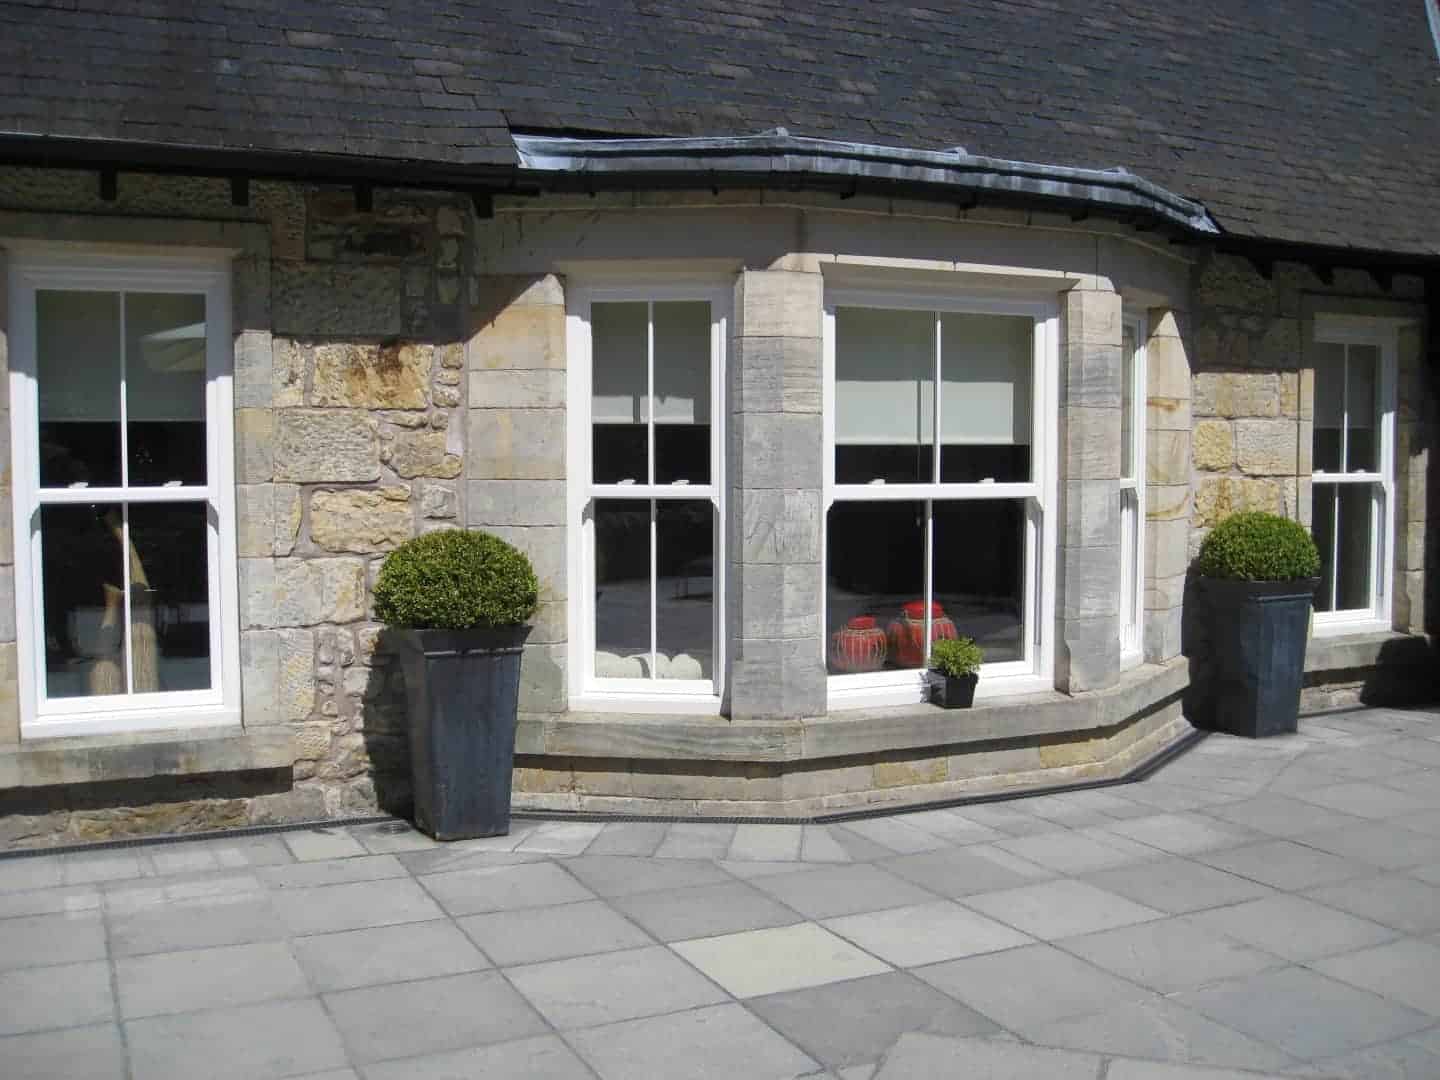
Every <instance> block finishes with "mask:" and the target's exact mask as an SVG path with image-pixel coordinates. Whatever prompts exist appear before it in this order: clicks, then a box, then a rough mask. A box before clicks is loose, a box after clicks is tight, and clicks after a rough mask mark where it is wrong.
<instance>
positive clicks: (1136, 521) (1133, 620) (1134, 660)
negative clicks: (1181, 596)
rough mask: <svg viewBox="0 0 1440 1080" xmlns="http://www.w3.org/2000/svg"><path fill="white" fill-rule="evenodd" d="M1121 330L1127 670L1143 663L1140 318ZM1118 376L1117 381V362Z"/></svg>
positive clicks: (1123, 659)
mask: <svg viewBox="0 0 1440 1080" xmlns="http://www.w3.org/2000/svg"><path fill="white" fill-rule="evenodd" d="M1125 326H1126V327H1127V328H1128V329H1129V330H1130V332H1131V334H1132V335H1133V336H1134V339H1135V359H1134V364H1133V365H1132V369H1131V372H1130V468H1131V475H1129V476H1121V477H1120V666H1121V667H1122V668H1130V667H1135V666H1137V665H1138V664H1141V663H1143V662H1144V660H1145V420H1146V416H1147V413H1148V409H1147V408H1146V396H1145V395H1146V375H1145V345H1146V330H1147V327H1146V320H1145V316H1143V315H1139V314H1127V315H1126V316H1125ZM1120 371H1121V375H1122V378H1123V375H1124V371H1125V360H1124V357H1123V356H1122V357H1121V362H1120ZM1122 406H1123V402H1122Z"/></svg>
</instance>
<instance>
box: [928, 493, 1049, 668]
mask: <svg viewBox="0 0 1440 1080" xmlns="http://www.w3.org/2000/svg"><path fill="white" fill-rule="evenodd" d="M933 513H934V523H935V584H934V596H935V617H936V622H937V628H936V630H935V631H934V632H933V634H932V637H937V638H938V637H949V636H951V635H952V634H955V633H958V634H960V635H962V636H964V637H972V638H974V639H975V640H976V642H978V643H979V645H980V646H981V647H982V648H983V649H984V650H985V662H986V663H987V664H991V663H999V662H1001V661H1005V660H1023V659H1024V658H1025V636H1024V632H1025V627H1024V610H1025V543H1026V534H1027V529H1026V525H1025V504H1024V502H1023V501H1022V500H1019V499H996V500H994V501H991V500H986V501H984V502H979V501H976V502H971V501H965V502H937V503H935V504H934V511H933Z"/></svg>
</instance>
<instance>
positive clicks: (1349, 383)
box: [1345, 345, 1380, 472]
mask: <svg viewBox="0 0 1440 1080" xmlns="http://www.w3.org/2000/svg"><path fill="white" fill-rule="evenodd" d="M1346 359H1347V361H1348V363H1347V364H1346V372H1345V378H1346V389H1347V393H1346V400H1345V428H1346V445H1347V450H1346V453H1345V468H1346V471H1348V472H1357V471H1360V472H1374V471H1375V470H1377V469H1378V468H1379V467H1380V460H1379V457H1378V456H1377V453H1376V451H1377V449H1378V447H1377V446H1376V438H1375V435H1376V430H1375V414H1376V411H1377V410H1376V408H1375V384H1376V379H1375V373H1376V371H1377V370H1379V366H1380V350H1379V349H1377V348H1375V346H1373V345H1351V346H1350V349H1349V353H1348V356H1347V358H1346Z"/></svg>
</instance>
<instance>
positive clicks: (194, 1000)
mask: <svg viewBox="0 0 1440 1080" xmlns="http://www.w3.org/2000/svg"><path fill="white" fill-rule="evenodd" d="M1437 780H1440V714H1436V713H1425V712H1394V711H1383V710H1371V711H1366V712H1359V713H1350V714H1343V715H1334V716H1327V717H1323V718H1318V719H1312V720H1309V721H1307V722H1306V723H1305V724H1304V728H1303V732H1302V734H1301V735H1300V736H1298V737H1292V738H1285V739H1276V740H1270V741H1265V742H1245V741H1241V740H1236V739H1228V738H1224V737H1220V736H1212V737H1210V738H1209V739H1207V740H1206V741H1205V742H1204V743H1203V744H1202V745H1200V746H1199V747H1198V748H1197V749H1195V750H1193V751H1192V752H1191V753H1189V754H1188V755H1186V756H1185V757H1183V758H1182V759H1180V760H1178V761H1176V762H1174V763H1173V764H1171V765H1170V766H1168V767H1167V768H1166V769H1164V770H1163V771H1162V772H1161V773H1160V774H1159V775H1157V776H1155V777H1153V778H1151V779H1149V780H1147V781H1146V782H1144V783H1141V784H1133V785H1128V786H1124V787H1116V788H1109V789H1105V790H1097V791H1089V792H1080V793H1069V794H1063V795H1052V796H1047V797H1043V798H1031V799H1025V800H1018V801H1012V802H1004V803H991V804H986V805H974V806H969V807H964V808H960V809H951V810H937V811H927V812H924V813H916V814H904V815H895V816H891V817H886V818H879V819H874V820H868V821H863V822H854V823H851V824H846V825H828V826H784V825H778V826H777V825H740V826H738V827H737V826H734V825H721V824H704V825H695V824H677V825H668V826H667V825H660V824H640V823H616V824H607V825H598V824H579V823H561V822H552V823H539V822H525V823H517V825H516V828H515V830H514V832H513V833H512V834H511V835H510V836H508V837H505V838H500V839H493V840H486V841H477V842H467V843H459V844H453V845H448V846H439V845H435V844H432V843H431V842H429V841H427V840H426V839H425V838H423V837H421V836H419V835H417V834H415V833H413V832H409V831H404V830H400V831H396V830H395V829H393V828H392V827H385V826H379V827H377V826H366V827H361V828H350V829H339V828H337V829H328V830H323V831H300V832H289V833H283V834H274V835H267V836H262V837H250V838H240V837H231V838H224V837H221V838H216V839H207V840H197V841H193V842H186V843H181V844H173V845H164V846H150V847H139V848H131V849H121V850H112V851H105V852H92V853H70V854H64V855H46V856H41V857H35V858H25V859H15V860H8V861H0V1076H3V1077H5V1078H6V1080H22V1078H29V1077H64V1078H67V1080H75V1078H91V1077H132V1078H134V1080H151V1078H155V1080H160V1078H168V1077H184V1078H186V1080H193V1078H197V1077H206V1078H224V1077H235V1078H243V1080H258V1078H262V1077H280V1076H309V1077H313V1078H319V1077H324V1078H326V1080H340V1078H342V1077H349V1078H354V1077H357V1076H358V1077H364V1078H365V1080H390V1078H400V1077H404V1078H407V1080H410V1078H417V1080H438V1078H457V1080H458V1078H462V1077H463V1078H472V1077H486V1076H496V1077H538V1078H552V1080H569V1078H572V1077H575V1078H578V1077H595V1076H599V1077H603V1078H607V1080H610V1078H616V1080H618V1078H625V1080H632V1078H633V1080H644V1078H648V1077H656V1078H664V1080H682V1078H685V1077H703V1078H707V1080H718V1078H730V1077H734V1078H743V1080H758V1078H770V1077H777V1078H778V1077H793V1076H812V1075H814V1076H825V1077H837V1078H844V1080H865V1078H870V1077H875V1078H876V1080H903V1078H912V1077H913V1078H931V1077H940V1076H946V1077H949V1076H954V1077H965V1078H971V1077H976V1078H981V1077H988V1078H997V1080H998V1078H1027V1080H1068V1078H1072V1077H1074V1078H1085V1080H1101V1078H1105V1080H1205V1078H1209V1080H1224V1078H1229V1080H1235V1078H1238V1077H1255V1076H1277V1075H1279V1076H1292V1075H1299V1076H1332V1077H1355V1078H1359V1077H1364V1078H1366V1080H1371V1078H1391V1077H1396V1078H1398V1077H1407V1078H1414V1077H1425V1078H1434V1077H1440V783H1437Z"/></svg>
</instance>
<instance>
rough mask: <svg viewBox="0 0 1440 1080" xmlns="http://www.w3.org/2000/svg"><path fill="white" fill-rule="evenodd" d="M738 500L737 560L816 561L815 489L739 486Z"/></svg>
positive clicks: (817, 512)
mask: <svg viewBox="0 0 1440 1080" xmlns="http://www.w3.org/2000/svg"><path fill="white" fill-rule="evenodd" d="M739 501H740V506H739V510H740V513H739V521H740V528H741V537H740V545H739V551H738V555H739V560H740V561H741V562H749V563H818V562H819V561H820V529H821V525H822V514H821V510H820V492H819V491H817V490H814V489H806V490H800V491H794V490H773V489H762V490H751V489H742V490H741V492H740V500H739Z"/></svg>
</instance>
